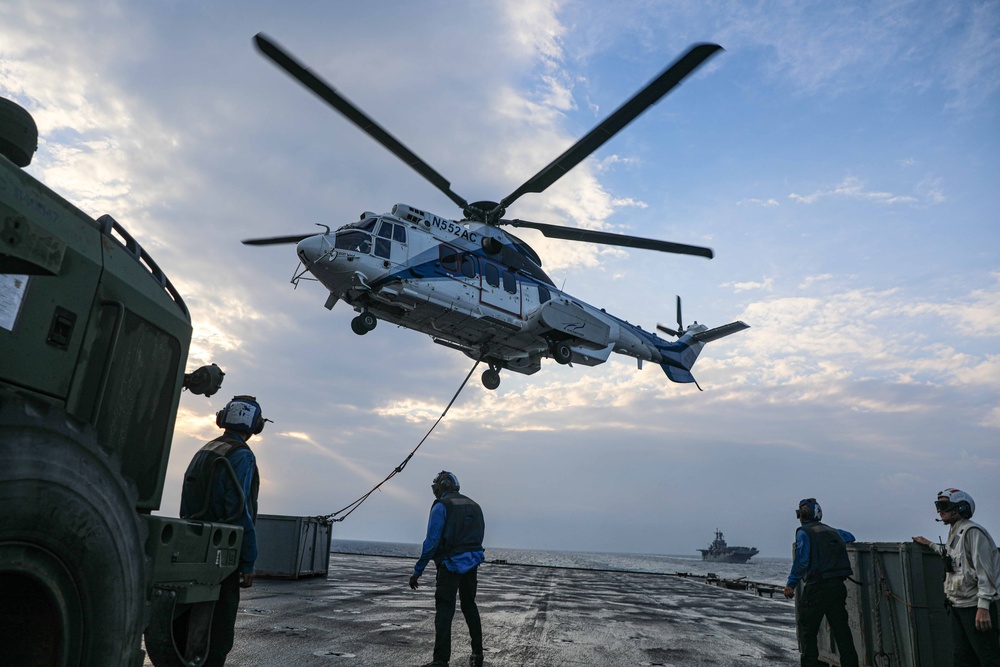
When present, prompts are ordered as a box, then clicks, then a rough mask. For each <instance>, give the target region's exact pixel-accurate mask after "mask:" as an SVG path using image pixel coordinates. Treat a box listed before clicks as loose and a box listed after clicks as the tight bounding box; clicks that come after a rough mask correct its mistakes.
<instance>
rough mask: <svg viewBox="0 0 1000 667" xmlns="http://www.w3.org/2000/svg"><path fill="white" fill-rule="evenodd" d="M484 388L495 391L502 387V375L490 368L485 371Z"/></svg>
mask: <svg viewBox="0 0 1000 667" xmlns="http://www.w3.org/2000/svg"><path fill="white" fill-rule="evenodd" d="M483 386H484V387H486V388H487V389H489V390H490V391H493V390H494V389H496V388H497V387H499V386H500V373H498V372H497V371H495V370H493V369H492V368H489V369H487V370H485V371H483Z"/></svg>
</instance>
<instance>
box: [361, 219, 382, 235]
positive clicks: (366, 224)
mask: <svg viewBox="0 0 1000 667" xmlns="http://www.w3.org/2000/svg"><path fill="white" fill-rule="evenodd" d="M376 222H378V218H365V219H364V220H362V221H361V222H359V223H358V229H363V230H365V231H366V232H370V231H372V230H373V229H375V223H376Z"/></svg>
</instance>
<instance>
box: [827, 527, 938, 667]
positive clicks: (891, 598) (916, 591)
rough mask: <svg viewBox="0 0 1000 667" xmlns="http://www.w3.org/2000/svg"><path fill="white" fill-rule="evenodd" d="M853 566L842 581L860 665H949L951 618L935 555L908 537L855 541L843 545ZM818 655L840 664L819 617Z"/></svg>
mask: <svg viewBox="0 0 1000 667" xmlns="http://www.w3.org/2000/svg"><path fill="white" fill-rule="evenodd" d="M847 553H848V556H849V557H850V559H851V568H852V569H853V570H854V576H853V579H854V580H855V581H858V582H860V585H858V584H855V583H854V582H852V581H847V582H846V585H847V613H848V616H849V617H850V624H851V632H852V633H853V635H854V646H855V648H856V649H857V651H858V659H859V661H860V663H861V665H863V666H864V667H935V666H936V665H950V664H951V655H952V641H951V619H949V618H948V612H947V610H946V609H945V606H944V600H945V597H944V584H943V581H944V565H943V563H942V561H941V558H940V556H938V555H937V554H935V553H933V552H932V551H931V550H930V549H927V548H926V547H922V546H920V545H919V544H915V543H913V542H854V543H852V544H848V545H847ZM819 659H820V661H821V662H823V663H826V664H827V665H830V666H832V667H839V666H840V655H839V653H838V652H837V650H836V647H835V645H834V642H833V638H832V636H831V634H830V626H829V624H828V623H826V622H825V621H824V623H823V625H822V626H821V627H820V631H819Z"/></svg>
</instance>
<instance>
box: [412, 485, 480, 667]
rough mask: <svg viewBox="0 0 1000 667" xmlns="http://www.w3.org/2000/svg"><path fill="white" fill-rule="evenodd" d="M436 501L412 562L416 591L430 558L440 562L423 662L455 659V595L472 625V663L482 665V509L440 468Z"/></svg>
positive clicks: (434, 665)
mask: <svg viewBox="0 0 1000 667" xmlns="http://www.w3.org/2000/svg"><path fill="white" fill-rule="evenodd" d="M431 490H432V491H433V492H434V498H435V500H434V504H433V505H431V514H430V518H429V519H428V521H427V537H426V538H425V539H424V545H423V550H422V551H421V553H420V559H419V560H418V561H417V563H416V565H414V566H413V574H412V575H410V588H412V589H414V590H416V589H417V587H418V586H419V585H420V584H419V579H420V575H422V574H423V572H424V568H426V567H427V563H428V562H429V561H431V560H433V561H434V563H435V565H436V566H437V581H436V586H435V589H434V611H435V613H434V659H433V661H432V662H429V663H427V665H425V667H447V665H448V661H449V660H450V659H451V624H452V620H453V619H454V618H455V598H456V596H457V597H458V599H459V600H460V602H461V605H462V615H463V616H465V623H466V625H468V626H469V638H470V640H471V644H472V655H471V656H470V657H469V664H470V665H472V666H473V667H479V666H481V665H482V664H483V628H482V622H481V621H480V618H479V607H477V606H476V586H477V579H476V573H477V571H478V569H479V564H480V563H482V562H483V559H484V558H485V554H484V552H483V536H484V534H485V532H486V523H485V521H484V520H483V511H482V509H481V508H480V507H479V504H478V503H476V502H475V501H474V500H472V499H471V498H468V497H466V496H463V495H462V494H460V493H459V492H458V490H459V483H458V478H457V477H456V476H455V475H454V474H452V473H450V472H448V471H446V470H442V471H441V472H440V473H438V475H437V477H435V478H434V481H433V482H432V483H431Z"/></svg>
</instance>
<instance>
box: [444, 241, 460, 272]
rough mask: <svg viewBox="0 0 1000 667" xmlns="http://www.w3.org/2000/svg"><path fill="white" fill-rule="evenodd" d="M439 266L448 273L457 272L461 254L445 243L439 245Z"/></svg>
mask: <svg viewBox="0 0 1000 667" xmlns="http://www.w3.org/2000/svg"><path fill="white" fill-rule="evenodd" d="M440 257H441V268H442V269H444V270H445V271H448V272H450V273H458V267H459V262H460V261H461V255H460V254H459V252H458V251H457V250H455V249H454V248H449V247H448V246H446V245H443V246H441V255H440Z"/></svg>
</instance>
